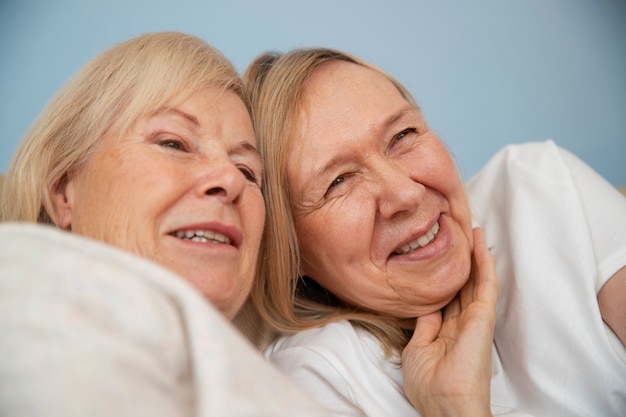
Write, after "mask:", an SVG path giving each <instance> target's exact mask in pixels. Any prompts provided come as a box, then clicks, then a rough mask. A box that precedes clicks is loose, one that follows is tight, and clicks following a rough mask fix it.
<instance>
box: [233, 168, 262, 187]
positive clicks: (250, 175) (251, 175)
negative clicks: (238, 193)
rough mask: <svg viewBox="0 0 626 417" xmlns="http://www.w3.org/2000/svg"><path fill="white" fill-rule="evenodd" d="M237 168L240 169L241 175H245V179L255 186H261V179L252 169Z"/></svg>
mask: <svg viewBox="0 0 626 417" xmlns="http://www.w3.org/2000/svg"><path fill="white" fill-rule="evenodd" d="M237 168H238V169H239V171H241V173H242V174H243V176H244V177H246V179H247V180H248V181H250V182H252V183H254V184H257V185H260V184H259V177H258V175H257V174H256V173H255V172H254V171H253V170H252V169H250V168H248V167H246V166H243V165H239V166H237Z"/></svg>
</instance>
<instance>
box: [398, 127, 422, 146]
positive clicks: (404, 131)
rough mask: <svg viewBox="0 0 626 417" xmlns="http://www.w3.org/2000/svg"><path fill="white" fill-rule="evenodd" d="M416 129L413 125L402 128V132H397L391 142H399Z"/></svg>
mask: <svg viewBox="0 0 626 417" xmlns="http://www.w3.org/2000/svg"><path fill="white" fill-rule="evenodd" d="M416 132H417V129H416V128H414V127H409V128H407V129H404V130H403V131H402V132H400V133H398V134H397V135H396V136H394V137H393V142H394V143H395V142H400V141H401V140H402V139H404V138H405V137H407V136H408V135H409V134H411V133H416Z"/></svg>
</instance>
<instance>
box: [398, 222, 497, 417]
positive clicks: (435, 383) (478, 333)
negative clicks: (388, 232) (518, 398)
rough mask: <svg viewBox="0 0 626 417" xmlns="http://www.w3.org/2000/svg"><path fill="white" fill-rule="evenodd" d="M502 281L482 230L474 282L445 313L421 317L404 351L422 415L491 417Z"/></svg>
mask: <svg viewBox="0 0 626 417" xmlns="http://www.w3.org/2000/svg"><path fill="white" fill-rule="evenodd" d="M497 293H498V280H497V276H496V271H495V265H494V262H493V258H492V257H491V254H490V253H489V250H488V249H487V246H486V244H485V239H484V236H483V233H482V230H480V229H478V228H477V229H474V253H473V264H472V272H471V274H470V279H469V280H468V282H467V283H466V284H465V286H464V287H463V288H462V289H461V291H460V292H459V294H458V295H457V296H456V298H455V299H454V300H453V301H452V302H451V303H450V304H448V306H446V308H445V310H444V313H443V320H442V315H441V312H435V313H431V314H428V315H425V316H422V317H418V318H417V323H416V326H415V333H414V334H413V337H412V338H411V340H410V341H409V343H408V344H407V346H406V348H405V349H404V350H403V352H402V372H403V375H404V388H405V391H406V393H407V396H408V397H409V400H410V401H411V403H412V404H413V406H414V407H415V408H416V409H417V411H418V412H419V413H420V415H421V416H423V417H432V416H474V417H475V416H491V406H490V385H491V346H492V341H493V332H494V327H495V320H496V297H497Z"/></svg>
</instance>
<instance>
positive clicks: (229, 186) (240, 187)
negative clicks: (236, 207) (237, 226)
mask: <svg viewBox="0 0 626 417" xmlns="http://www.w3.org/2000/svg"><path fill="white" fill-rule="evenodd" d="M205 163H207V161H205ZM246 181H247V180H246V178H245V176H244V175H243V173H242V172H241V171H240V170H239V169H238V168H237V167H236V166H235V164H234V163H233V162H232V161H231V160H230V159H222V160H220V161H215V160H213V161H210V162H208V163H207V166H206V167H204V174H203V175H202V177H201V178H200V180H199V182H198V194H199V196H201V197H205V196H209V197H212V198H218V199H220V200H221V201H222V202H223V203H224V204H232V203H234V202H236V201H237V199H238V198H239V196H241V194H242V193H243V191H244V189H245V187H246Z"/></svg>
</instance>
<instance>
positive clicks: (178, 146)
mask: <svg viewBox="0 0 626 417" xmlns="http://www.w3.org/2000/svg"><path fill="white" fill-rule="evenodd" d="M158 143H159V146H162V147H164V148H171V149H174V150H176V151H181V152H188V147H187V146H186V144H185V142H184V141H182V140H178V139H165V140H162V141H159V142H158ZM172 145H175V146H172ZM237 169H239V171H241V173H242V174H243V176H244V177H246V180H248V181H250V182H252V183H254V184H257V185H259V177H258V175H257V174H256V173H255V172H254V170H252V169H250V168H248V167H246V166H240V165H237Z"/></svg>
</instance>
